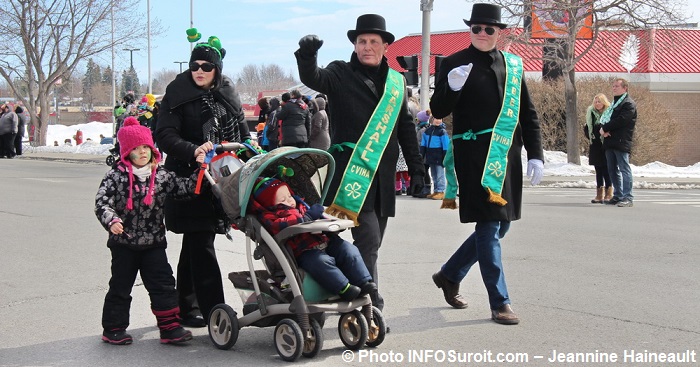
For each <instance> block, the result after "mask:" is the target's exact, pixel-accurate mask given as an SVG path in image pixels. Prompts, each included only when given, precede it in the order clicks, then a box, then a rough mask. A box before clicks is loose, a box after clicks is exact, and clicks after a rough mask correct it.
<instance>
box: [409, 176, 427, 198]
mask: <svg viewBox="0 0 700 367" xmlns="http://www.w3.org/2000/svg"><path fill="white" fill-rule="evenodd" d="M424 180H425V179H424V178H423V176H421V175H413V176H411V187H410V188H409V189H408V191H409V192H408V193H409V194H411V195H413V196H416V195H420V194H421V192H423V187H424V186H425V181H424Z"/></svg>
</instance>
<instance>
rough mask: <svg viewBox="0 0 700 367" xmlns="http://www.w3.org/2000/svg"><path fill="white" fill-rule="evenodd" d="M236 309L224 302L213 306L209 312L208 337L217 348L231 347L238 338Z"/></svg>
mask: <svg viewBox="0 0 700 367" xmlns="http://www.w3.org/2000/svg"><path fill="white" fill-rule="evenodd" d="M238 329H239V327H238V317H237V314H236V311H234V310H233V308H231V306H229V305H227V304H225V303H219V304H218V305H216V306H214V308H213V309H212V310H211V313H210V314H209V339H211V341H212V343H214V346H215V347H217V348H218V349H224V350H227V349H231V347H233V345H234V344H236V340H238Z"/></svg>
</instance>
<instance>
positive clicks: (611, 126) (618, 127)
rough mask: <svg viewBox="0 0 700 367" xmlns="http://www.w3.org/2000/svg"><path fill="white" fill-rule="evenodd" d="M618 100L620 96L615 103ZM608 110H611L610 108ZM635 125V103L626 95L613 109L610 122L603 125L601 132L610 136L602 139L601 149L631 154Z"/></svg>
mask: <svg viewBox="0 0 700 367" xmlns="http://www.w3.org/2000/svg"><path fill="white" fill-rule="evenodd" d="M619 98H620V96H618V97H615V101H617V100H618V99H619ZM613 104H614V103H613ZM609 108H612V106H610V107H609ZM636 124H637V103H635V102H634V100H633V99H632V97H630V95H629V94H628V95H627V96H625V99H624V100H623V101H622V102H620V104H619V105H617V107H615V108H614V109H613V111H612V115H611V116H610V121H608V123H607V124H605V125H603V131H605V132H608V133H610V136H608V137H606V138H605V139H603V148H604V149H615V150H619V151H623V152H626V153H631V152H632V139H633V138H634V126H635V125H636Z"/></svg>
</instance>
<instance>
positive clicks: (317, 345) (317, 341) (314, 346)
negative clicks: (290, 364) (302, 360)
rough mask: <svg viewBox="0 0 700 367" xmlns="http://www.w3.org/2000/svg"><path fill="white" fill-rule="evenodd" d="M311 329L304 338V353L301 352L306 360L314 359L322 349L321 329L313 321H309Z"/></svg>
mask: <svg viewBox="0 0 700 367" xmlns="http://www.w3.org/2000/svg"><path fill="white" fill-rule="evenodd" d="M309 322H310V323H311V328H310V329H309V332H308V335H305V336H304V351H303V352H301V355H303V356H304V357H306V358H313V357H315V356H316V355H317V354H318V352H320V351H321V349H323V329H322V328H321V325H320V324H319V323H318V321H316V320H315V319H310V320H309Z"/></svg>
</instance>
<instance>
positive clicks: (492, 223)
mask: <svg viewBox="0 0 700 367" xmlns="http://www.w3.org/2000/svg"><path fill="white" fill-rule="evenodd" d="M464 22H465V23H466V24H467V25H468V26H469V27H470V30H471V45H470V46H469V47H467V48H466V49H464V50H461V51H458V52H456V53H454V54H452V55H450V56H448V57H447V58H445V60H443V63H442V65H441V67H440V74H439V75H438V77H437V79H436V82H435V93H434V94H433V96H432V98H431V100H430V109H431V111H432V113H433V115H434V116H435V117H436V118H443V117H445V116H447V115H449V114H452V116H453V136H452V148H453V150H452V151H453V155H452V157H454V172H455V173H456V176H457V177H456V178H457V183H458V185H459V215H460V221H461V222H462V223H471V222H475V223H476V226H475V231H474V233H472V235H471V236H469V238H467V240H466V241H464V243H462V244H461V246H460V247H459V248H458V249H457V251H456V252H455V253H454V254H453V255H452V256H451V257H450V259H449V260H448V261H447V262H446V263H445V264H444V265H443V266H442V268H441V269H440V271H438V272H437V273H435V274H434V275H433V281H434V282H435V285H437V286H438V288H442V290H443V294H444V297H445V300H446V301H447V303H448V304H449V305H451V306H452V307H454V308H466V307H467V302H466V300H465V299H464V298H463V297H462V296H461V295H460V294H459V284H460V282H461V281H462V280H463V279H464V277H465V276H466V275H467V272H469V269H470V268H471V267H472V265H474V264H475V263H476V262H478V263H479V269H480V271H481V276H482V278H483V281H484V285H485V286H486V290H487V292H488V295H489V304H490V307H491V318H492V319H493V320H494V321H495V322H497V323H499V324H509V325H512V324H517V323H518V322H519V321H520V319H519V318H518V316H517V315H516V314H515V313H514V312H513V310H512V308H511V306H510V303H511V300H510V297H509V296H508V290H507V288H506V281H505V275H504V272H503V264H502V262H501V243H500V239H501V238H503V237H504V236H505V234H506V232H507V231H508V229H509V227H510V223H511V221H514V220H518V219H520V210H521V206H522V184H523V168H522V164H521V158H520V154H521V151H522V147H523V145H524V146H525V150H526V151H527V155H528V164H527V166H528V167H527V171H528V172H527V173H528V176H530V175H531V174H532V178H531V180H530V181H531V184H533V185H536V184H538V183H539V180H540V179H541V178H542V169H543V161H544V154H543V151H542V141H541V135H540V125H539V120H538V118H537V113H536V111H535V108H534V106H533V105H532V102H531V100H530V95H529V94H528V91H527V86H526V85H525V78H524V75H523V67H522V59H521V58H520V57H518V56H516V55H512V54H509V53H505V52H501V51H499V50H497V49H496V42H497V41H498V37H499V35H500V34H501V32H502V30H503V29H505V28H506V24H504V23H502V22H501V8H500V7H499V6H497V5H491V4H474V6H473V8H472V14H471V19H469V20H464ZM446 162H447V159H446ZM449 190H450V189H449V185H448V190H447V192H449ZM455 191H456V190H455ZM448 196H449V195H447V194H446V198H447V197H448ZM453 198H454V197H453ZM443 204H448V203H447V202H443Z"/></svg>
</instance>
